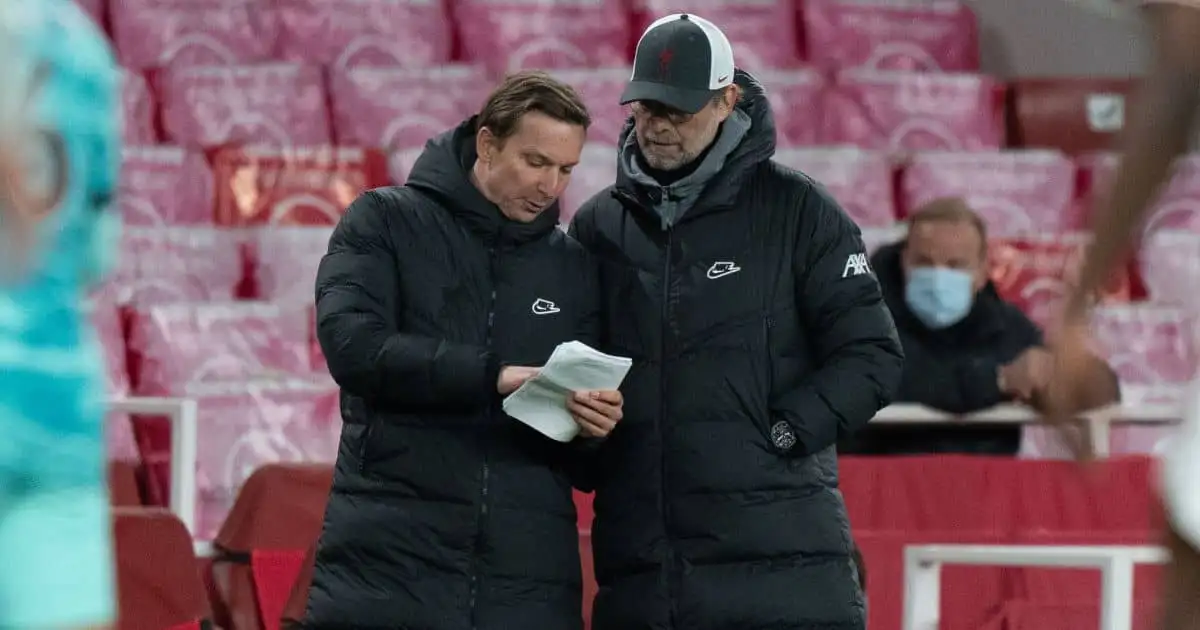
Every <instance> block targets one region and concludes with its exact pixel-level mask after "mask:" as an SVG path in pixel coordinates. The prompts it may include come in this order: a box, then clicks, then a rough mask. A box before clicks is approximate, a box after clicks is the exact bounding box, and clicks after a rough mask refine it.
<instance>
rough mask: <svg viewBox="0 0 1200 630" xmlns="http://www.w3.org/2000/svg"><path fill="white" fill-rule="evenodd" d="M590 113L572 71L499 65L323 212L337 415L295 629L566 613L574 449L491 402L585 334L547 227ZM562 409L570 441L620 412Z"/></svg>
mask: <svg viewBox="0 0 1200 630" xmlns="http://www.w3.org/2000/svg"><path fill="white" fill-rule="evenodd" d="M589 122H590V119H589V116H588V113H587V110H586V109H585V108H584V106H583V104H582V103H581V102H580V100H579V96H578V95H577V94H576V93H575V91H574V90H573V89H571V88H570V87H569V86H567V85H564V84H562V83H559V82H557V81H555V80H553V79H551V78H550V77H549V76H548V75H546V74H544V73H540V72H525V73H520V74H517V75H513V76H511V77H509V78H508V79H506V80H505V81H504V82H503V83H502V84H501V85H500V86H499V87H498V88H496V90H495V91H494V92H493V93H492V94H491V96H490V97H488V99H487V102H486V103H485V104H484V106H483V109H482V111H481V112H480V114H479V115H478V116H476V117H474V118H472V119H470V120H468V121H466V122H465V123H463V124H462V125H460V126H459V127H457V128H456V129H453V130H451V131H449V132H446V133H445V134H442V135H440V136H438V137H436V138H434V139H433V140H431V141H430V142H429V144H428V145H426V147H425V151H424V153H422V154H421V157H420V158H419V159H418V160H417V162H416V164H415V165H414V167H413V170H412V173H411V174H410V175H409V178H408V183H407V184H406V185H404V186H397V187H389V188H380V189H376V190H372V191H370V192H368V193H366V194H364V195H363V196H361V197H360V198H359V199H358V200H357V201H355V202H354V203H353V204H352V205H351V206H350V209H349V210H348V211H347V213H346V215H345V216H344V217H343V218H342V220H341V221H340V222H339V224H338V226H337V229H336V230H335V231H334V233H333V236H332V237H331V238H330V241H329V252H328V254H327V255H326V256H325V258H324V259H323V260H322V261H321V266H320V269H319V271H318V274H317V283H316V285H317V291H316V294H317V336H318V338H319V339H320V342H321V349H322V350H323V351H324V353H325V358H326V360H327V361H328V364H329V370H330V373H331V374H332V375H333V378H334V379H335V380H336V381H337V382H338V384H339V385H340V386H341V389H342V398H341V403H342V405H341V408H342V418H343V420H344V423H345V424H344V428H343V431H342V439H341V448H340V449H339V453H338V460H337V465H336V470H335V474H334V482H333V490H332V493H331V495H330V498H329V504H328V507H327V508H326V512H325V525H324V529H323V531H322V533H321V538H320V541H319V543H318V547H317V552H316V567H315V571H314V575H313V580H312V588H311V590H310V592H309V598H308V610H307V614H306V616H305V621H304V623H303V626H304V627H306V628H338V629H340V628H389V629H395V628H410V629H413V630H417V629H419V630H515V629H518V628H531V629H532V628H539V629H541V628H545V629H547V630H559V629H562V630H578V629H580V628H581V627H582V611H581V601H582V584H581V578H580V564H579V539H578V533H577V525H576V517H575V508H574V503H573V501H572V497H571V482H570V479H569V477H568V475H567V472H568V469H569V468H570V467H571V466H572V465H573V464H572V461H571V460H572V459H573V458H574V456H575V453H574V451H573V450H572V449H571V448H569V447H568V446H565V445H562V444H559V443H557V442H554V441H552V440H550V439H549V438H547V437H544V436H543V435H542V434H540V433H538V432H536V431H535V430H533V429H532V428H530V427H528V426H526V425H524V424H522V423H519V422H517V421H515V420H513V419H512V418H509V417H508V416H506V415H505V414H504V412H503V411H502V407H501V399H502V397H503V396H506V395H508V394H510V393H512V392H513V391H515V390H516V389H517V388H518V387H520V386H521V384H522V383H524V382H525V381H526V380H528V379H529V378H531V377H532V376H533V375H535V374H536V373H537V369H538V368H537V366H541V365H542V364H544V363H545V361H546V360H547V359H548V358H549V356H550V354H551V352H552V351H553V350H554V348H555V347H556V346H558V345H559V344H560V343H563V342H567V341H573V340H581V341H584V342H585V343H590V344H594V343H595V337H596V333H597V321H598V319H597V318H598V315H599V313H598V307H599V302H598V299H599V292H598V289H597V286H596V282H595V275H596V270H595V266H594V265H593V263H592V262H591V259H590V257H589V256H587V255H586V252H584V250H583V248H582V247H580V246H579V244H578V243H577V242H575V241H574V240H573V239H572V238H570V237H569V236H567V235H566V234H563V233H562V231H561V230H558V229H556V228H557V225H558V202H557V200H558V198H559V195H561V194H562V191H563V189H564V188H565V187H566V186H567V183H568V181H570V178H571V170H572V169H573V168H575V166H576V164H578V163H579V156H580V151H581V150H582V148H583V143H584V137H585V135H586V132H587V127H588V124H589ZM566 405H567V408H568V409H569V410H570V412H571V414H572V415H573V416H574V417H575V420H576V422H577V423H578V424H579V425H580V428H581V429H582V431H583V434H584V435H586V436H591V437H603V436H604V435H606V434H607V433H608V432H609V431H610V430H611V429H612V427H613V426H614V424H615V423H616V422H617V420H619V419H620V417H621V396H620V393H619V392H615V391H596V392H573V393H572V397H571V398H570V400H569V402H567V403H566Z"/></svg>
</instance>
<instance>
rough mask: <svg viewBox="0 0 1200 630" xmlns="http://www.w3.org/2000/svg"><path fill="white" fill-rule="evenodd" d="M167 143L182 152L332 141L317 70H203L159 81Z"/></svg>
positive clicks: (185, 70)
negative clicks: (237, 145) (182, 148)
mask: <svg viewBox="0 0 1200 630" xmlns="http://www.w3.org/2000/svg"><path fill="white" fill-rule="evenodd" d="M161 93H162V116H163V127H164V129H165V131H166V135H167V138H168V139H169V140H170V141H171V142H174V143H175V144H179V145H182V146H186V147H197V148H206V147H213V146H218V145H222V144H227V143H266V144H269V145H272V146H311V145H322V144H328V143H329V141H330V130H329V115H328V111H326V107H325V85H324V78H323V76H322V74H321V69H320V68H319V67H316V66H298V65H290V64H270V65H260V66H232V65H225V66H202V67H186V68H173V69H171V70H169V71H167V72H165V73H163V75H162V80H161Z"/></svg>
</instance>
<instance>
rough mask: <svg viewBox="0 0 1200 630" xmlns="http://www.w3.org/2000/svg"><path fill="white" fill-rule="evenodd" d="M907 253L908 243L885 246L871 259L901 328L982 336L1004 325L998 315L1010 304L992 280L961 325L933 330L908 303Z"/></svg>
mask: <svg viewBox="0 0 1200 630" xmlns="http://www.w3.org/2000/svg"><path fill="white" fill-rule="evenodd" d="M903 251H904V241H903V240H901V241H900V242H897V243H892V244H890V245H884V246H883V247H880V248H879V249H877V250H875V253H874V254H872V255H871V268H872V269H873V270H874V271H875V277H876V278H878V279H879V288H880V290H881V291H882V292H883V300H884V302H886V303H887V307H888V310H890V311H891V312H892V318H893V319H895V320H896V325H897V327H899V328H901V329H904V330H926V331H928V332H930V333H935V332H936V333H941V332H949V333H955V332H960V333H979V332H982V331H984V329H986V328H988V327H989V326H991V325H992V324H994V323H995V322H997V321H1001V320H1000V319H999V318H997V317H995V314H996V312H997V310H998V309H1002V308H1004V307H1005V305H1006V303H1005V302H1004V300H1003V299H1002V298H1001V297H1000V293H999V292H997V291H996V285H994V284H992V282H991V280H989V281H988V282H987V284H985V285H983V288H982V289H980V290H979V291H978V292H977V293H976V294H975V298H974V300H973V302H972V304H971V312H970V313H968V314H967V316H966V317H965V318H963V320H962V321H961V322H959V323H957V324H955V325H953V326H950V327H949V328H946V329H945V330H944V331H934V330H931V329H929V328H928V327H927V326H926V325H925V324H924V323H923V322H921V320H920V319H918V318H917V316H916V315H915V314H914V313H913V312H912V309H911V308H909V306H908V301H907V300H905V299H904V284H905V280H904V266H903V264H902V263H901V261H900V255H901V253H902V252H903Z"/></svg>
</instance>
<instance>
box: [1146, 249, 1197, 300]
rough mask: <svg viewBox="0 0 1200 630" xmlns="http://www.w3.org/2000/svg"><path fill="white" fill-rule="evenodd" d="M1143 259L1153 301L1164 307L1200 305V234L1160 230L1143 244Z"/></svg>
mask: <svg viewBox="0 0 1200 630" xmlns="http://www.w3.org/2000/svg"><path fill="white" fill-rule="evenodd" d="M1139 260H1140V262H1141V265H1142V276H1143V277H1144V279H1145V283H1146V290H1147V292H1148V293H1149V294H1150V298H1151V299H1152V300H1154V301H1155V302H1158V303H1161V304H1172V305H1177V306H1185V307H1189V308H1194V307H1197V306H1200V294H1197V292H1196V287H1197V286H1200V234H1197V233H1195V232H1191V231H1188V232H1183V231H1178V230H1159V231H1156V232H1152V233H1150V234H1147V235H1146V237H1145V238H1144V240H1143V241H1142V247H1141V251H1140V252H1139Z"/></svg>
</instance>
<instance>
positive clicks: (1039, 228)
mask: <svg viewBox="0 0 1200 630" xmlns="http://www.w3.org/2000/svg"><path fill="white" fill-rule="evenodd" d="M943 197H961V198H963V199H965V200H966V201H967V203H968V204H970V206H971V208H972V209H973V210H975V212H977V213H979V215H980V216H981V217H982V218H983V220H984V221H985V222H986V223H987V226H988V233H989V234H990V235H995V236H1017V235H1022V234H1045V233H1059V232H1066V231H1069V230H1071V229H1073V228H1074V227H1075V226H1073V225H1070V224H1069V223H1068V221H1069V220H1070V218H1071V216H1072V215H1071V210H1072V202H1073V200H1074V197H1075V164H1074V163H1073V162H1072V161H1071V160H1069V159H1067V157H1066V156H1064V155H1062V154H1060V153H1057V152H1053V151H1004V152H971V153H920V154H917V155H915V156H913V158H912V160H911V162H910V163H909V164H908V166H907V167H906V168H905V169H904V172H903V176H902V177H901V187H900V205H901V212H903V213H904V214H906V215H907V214H909V213H912V212H914V211H916V210H917V209H919V208H920V207H921V206H922V205H924V204H926V203H928V202H930V201H933V200H935V199H939V198H943Z"/></svg>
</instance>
